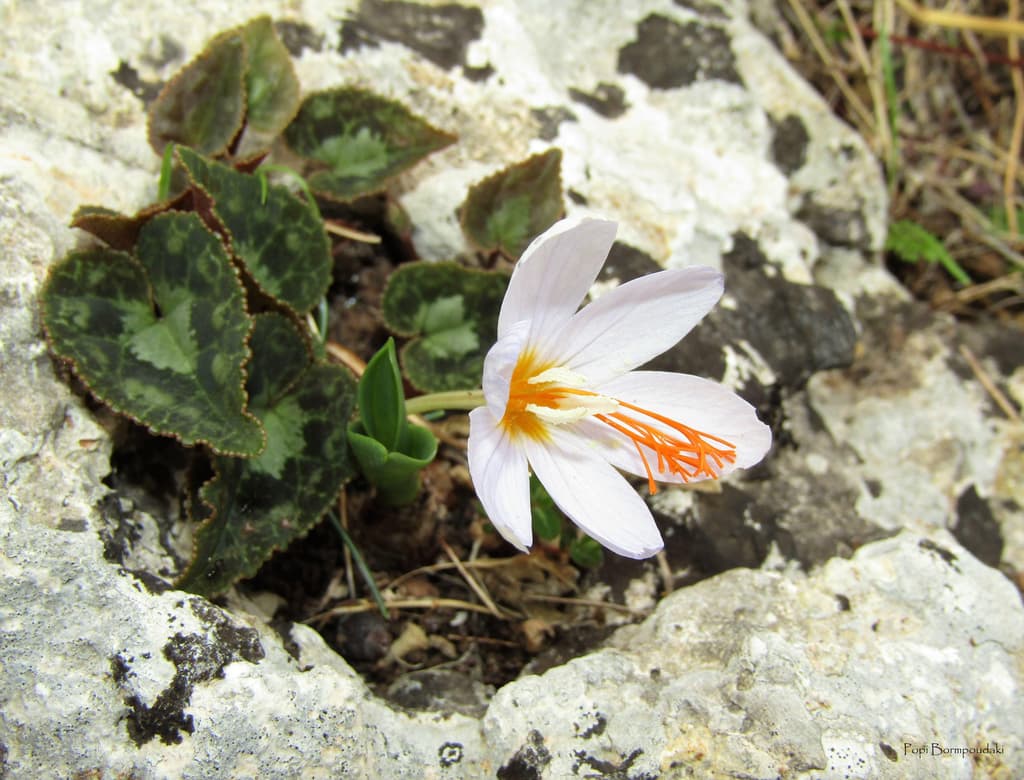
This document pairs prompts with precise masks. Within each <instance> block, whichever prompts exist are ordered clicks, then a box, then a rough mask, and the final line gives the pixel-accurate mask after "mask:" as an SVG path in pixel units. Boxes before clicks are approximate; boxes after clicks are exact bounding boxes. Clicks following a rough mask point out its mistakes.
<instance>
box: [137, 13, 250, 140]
mask: <svg viewBox="0 0 1024 780" xmlns="http://www.w3.org/2000/svg"><path fill="white" fill-rule="evenodd" d="M245 69H246V51H245V40H244V36H243V35H242V34H241V33H240V32H239V31H238V30H229V31H228V32H225V33H222V34H221V35H218V36H217V37H216V38H214V39H213V40H212V41H210V43H209V44H208V45H207V47H206V48H205V49H204V50H203V51H202V52H201V53H200V54H199V56H198V57H196V58H195V59H194V60H192V61H191V62H190V63H189V64H188V65H186V66H185V67H184V68H182V69H181V70H180V71H178V73H177V74H176V75H175V76H174V78H173V79H171V81H169V82H168V83H167V85H166V86H165V87H164V88H163V90H161V92H160V94H159V95H158V96H157V98H156V100H154V101H153V104H152V105H151V106H150V109H149V145H150V146H152V147H153V150H154V151H155V152H156V153H157V154H163V151H164V147H165V146H166V145H167V144H169V143H177V144H184V145H185V146H190V147H192V148H193V149H195V150H196V151H198V152H200V153H201V154H207V155H211V156H218V155H221V154H224V153H225V152H226V151H227V149H228V146H229V145H230V144H231V142H232V141H233V140H234V139H235V137H236V136H237V135H238V133H239V131H240V130H241V129H242V123H243V121H244V120H245V108H246V105H245Z"/></svg>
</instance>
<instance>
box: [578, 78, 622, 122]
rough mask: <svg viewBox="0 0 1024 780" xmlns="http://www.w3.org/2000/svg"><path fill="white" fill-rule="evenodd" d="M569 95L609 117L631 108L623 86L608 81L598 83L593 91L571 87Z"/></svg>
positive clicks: (619, 114) (617, 115)
mask: <svg viewBox="0 0 1024 780" xmlns="http://www.w3.org/2000/svg"><path fill="white" fill-rule="evenodd" d="M569 97H571V98H572V99H573V100H575V101H576V102H577V103H582V104H583V105H585V106H586V107H587V108H589V109H590V110H591V111H594V112H596V113H598V114H600V115H601V116H603V117H607V118H608V119H616V118H617V117H620V116H622V115H623V114H625V113H626V109H628V108H629V105H628V104H627V103H626V93H625V92H623V91H622V87H619V86H617V85H615V84H608V83H606V82H601V83H600V84H598V85H597V87H596V88H595V89H594V91H593V92H583V91H582V90H579V89H571V88H570V89H569Z"/></svg>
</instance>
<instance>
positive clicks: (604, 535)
mask: <svg viewBox="0 0 1024 780" xmlns="http://www.w3.org/2000/svg"><path fill="white" fill-rule="evenodd" d="M524 446H525V448H526V454H527V458H528V459H529V461H530V466H532V467H533V472H534V474H536V475H537V479H539V480H540V481H541V484H543V485H544V488H545V489H546V490H547V491H548V494H549V495H550V496H551V498H552V500H553V501H554V502H555V503H556V504H557V505H558V508H559V509H561V510H562V511H563V512H564V513H565V514H566V516H567V517H568V518H569V519H570V520H572V521H573V522H574V523H576V525H578V526H579V527H580V528H582V529H583V530H584V531H585V532H586V533H587V534H589V535H590V536H592V537H593V538H594V539H596V540H597V541H598V542H600V543H601V544H602V545H604V546H605V547H607V548H608V549H609V550H611V551H612V552H616V553H618V554H619V555H623V556H625V557H627V558H649V557H650V556H652V555H654V554H655V553H656V552H658V550H660V549H661V548H662V547H663V546H664V543H663V542H662V540H661V534H660V533H658V527H657V525H655V523H654V518H653V517H652V516H651V510H650V509H648V508H647V504H645V503H644V500H643V499H642V498H641V497H640V495H639V494H638V493H637V492H636V490H634V489H633V488H632V486H631V485H630V484H629V483H628V482H626V480H625V479H624V478H623V477H622V475H620V474H619V473H617V472H616V471H615V469H613V468H612V467H611V466H610V465H608V464H607V463H606V462H605V461H604V460H602V459H601V458H600V457H599V456H598V455H596V454H594V452H592V451H590V449H589V443H588V442H584V441H580V440H579V439H578V437H576V436H574V435H572V434H571V433H569V432H568V431H564V430H558V429H554V430H551V438H550V439H549V440H548V441H546V442H538V441H534V440H532V439H528V440H526V441H525V442H524Z"/></svg>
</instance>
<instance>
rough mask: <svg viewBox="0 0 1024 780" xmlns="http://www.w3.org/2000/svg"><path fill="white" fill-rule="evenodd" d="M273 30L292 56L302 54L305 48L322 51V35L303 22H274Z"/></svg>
mask: <svg viewBox="0 0 1024 780" xmlns="http://www.w3.org/2000/svg"><path fill="white" fill-rule="evenodd" d="M274 31H275V32H276V33H277V35H278V37H279V38H280V39H281V43H283V44H284V47H285V48H286V49H287V50H288V53H289V54H291V55H292V56H293V57H300V56H302V52H303V51H305V50H306V49H309V50H310V51H322V50H323V48H324V36H323V35H322V34H320V33H318V32H317V31H316V30H314V29H313V28H312V27H310V26H309V25H308V24H305V23H303V22H293V21H280V22H274Z"/></svg>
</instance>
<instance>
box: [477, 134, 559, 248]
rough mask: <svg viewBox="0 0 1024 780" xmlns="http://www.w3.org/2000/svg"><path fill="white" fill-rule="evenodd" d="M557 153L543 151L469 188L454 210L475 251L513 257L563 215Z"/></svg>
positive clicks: (553, 150) (556, 150)
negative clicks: (478, 249) (464, 198)
mask: <svg viewBox="0 0 1024 780" xmlns="http://www.w3.org/2000/svg"><path fill="white" fill-rule="evenodd" d="M561 167H562V152H561V150H560V149H549V150H548V151H546V152H544V153H542V154H536V155H534V156H533V157H530V158H529V159H527V160H524V161H523V162H521V163H517V164H516V165H510V166H509V167H508V168H505V169H504V170H501V171H499V172H498V173H496V174H494V175H493V176H489V177H488V178H486V179H484V180H483V181H481V182H478V183H476V184H474V185H473V186H472V187H470V189H469V193H468V194H467V195H466V200H465V201H463V203H462V206H460V208H459V215H460V218H461V220H462V229H463V232H465V234H466V236H467V237H468V238H469V240H470V241H471V242H472V243H473V244H474V245H475V246H477V247H478V248H480V249H482V250H484V251H487V252H491V251H499V252H501V253H502V254H504V255H505V256H506V257H510V258H512V257H519V255H521V254H522V253H523V250H524V249H526V247H527V246H528V245H529V243H530V241H532V240H533V239H534V238H536V237H537V236H539V235H540V234H541V233H543V232H544V231H545V230H547V229H548V228H549V227H551V226H552V225H553V224H555V222H557V221H558V219H559V217H561V216H562V214H563V213H564V207H563V205H562V173H561Z"/></svg>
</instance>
